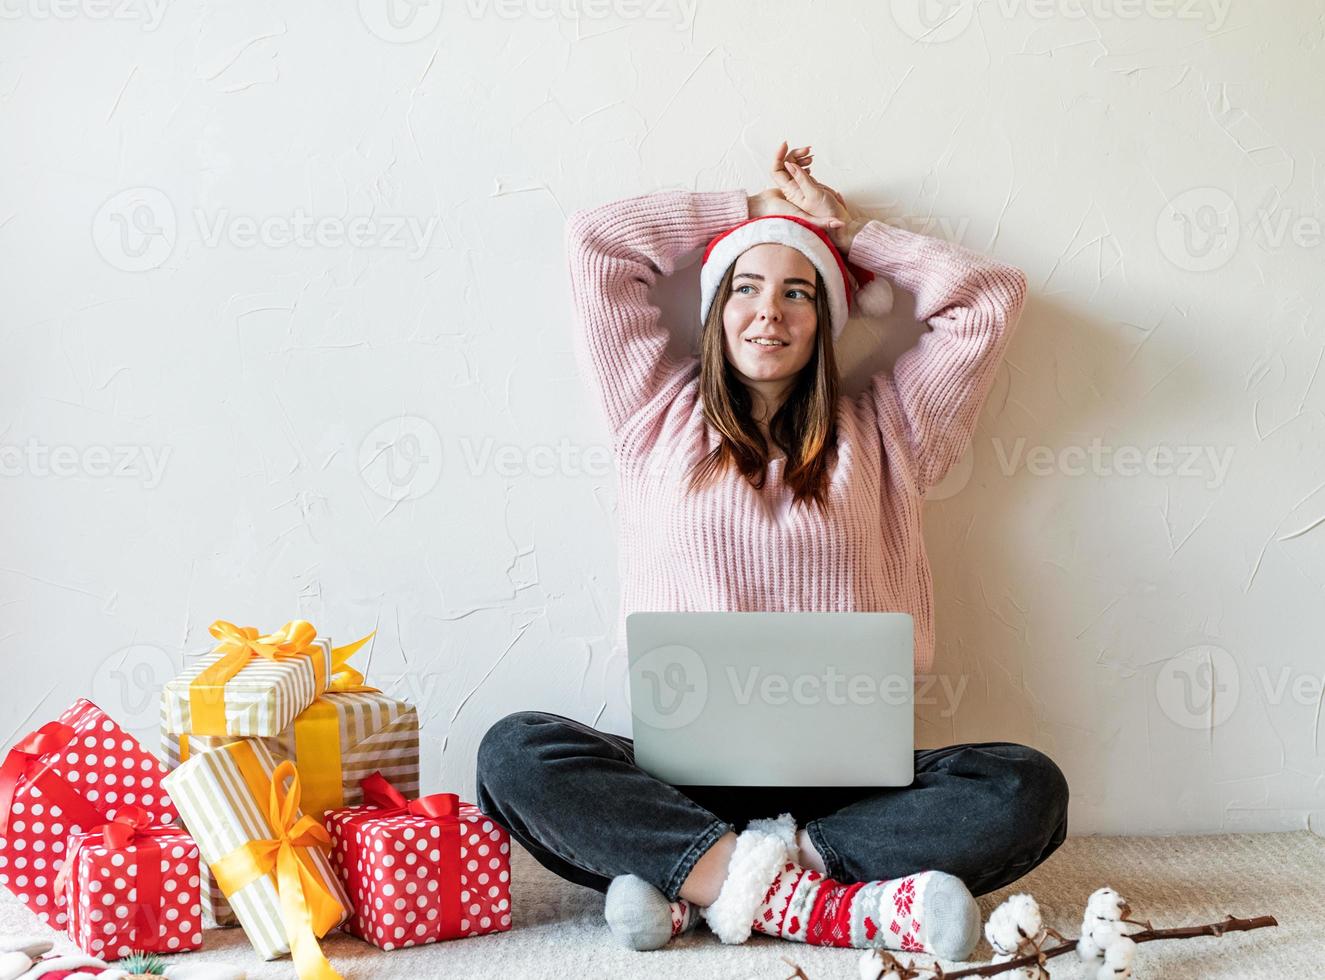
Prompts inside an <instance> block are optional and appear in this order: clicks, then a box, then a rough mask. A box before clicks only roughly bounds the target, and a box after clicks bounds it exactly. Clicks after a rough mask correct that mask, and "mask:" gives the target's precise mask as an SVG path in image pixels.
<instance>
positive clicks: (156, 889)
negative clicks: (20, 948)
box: [55, 806, 202, 959]
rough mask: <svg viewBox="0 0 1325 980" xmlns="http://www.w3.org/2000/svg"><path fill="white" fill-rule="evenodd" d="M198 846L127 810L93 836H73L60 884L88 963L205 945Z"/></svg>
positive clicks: (59, 892) (173, 829) (136, 810)
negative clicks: (135, 954) (91, 958)
mask: <svg viewBox="0 0 1325 980" xmlns="http://www.w3.org/2000/svg"><path fill="white" fill-rule="evenodd" d="M198 883H199V879H198V845H197V844H195V843H194V842H193V838H191V837H190V836H189V835H188V834H186V833H185V832H184V831H183V830H182V829H180V828H179V827H173V826H172V827H162V826H152V824H151V821H150V820H148V819H147V815H146V813H145V812H144V811H143V810H142V809H141V808H139V807H134V806H127V807H124V808H122V809H121V810H120V813H119V815H118V816H117V817H116V818H115V819H114V820H112V821H109V822H107V823H106V824H104V825H103V826H101V827H98V828H96V829H95V830H93V831H91V832H90V833H78V834H70V835H69V839H68V842H67V846H66V850H65V861H64V864H63V866H62V867H61V869H60V874H59V876H58V877H57V880H56V884H55V890H56V896H57V899H59V900H61V901H63V902H64V903H65V904H66V906H67V907H68V911H69V926H68V930H67V931H68V934H69V938H70V939H72V940H73V941H74V942H75V943H76V944H77V945H78V948H79V949H81V950H82V951H83V952H85V953H87V954H88V955H89V956H96V957H99V958H103V959H120V958H123V957H125V956H128V955H129V954H130V953H131V952H133V951H134V950H141V951H143V952H148V953H183V952H187V951H188V950H192V949H198V948H199V947H200V946H202V907H201V906H200V905H199V902H198Z"/></svg>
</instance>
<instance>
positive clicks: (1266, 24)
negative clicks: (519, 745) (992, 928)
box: [0, 0, 1325, 833]
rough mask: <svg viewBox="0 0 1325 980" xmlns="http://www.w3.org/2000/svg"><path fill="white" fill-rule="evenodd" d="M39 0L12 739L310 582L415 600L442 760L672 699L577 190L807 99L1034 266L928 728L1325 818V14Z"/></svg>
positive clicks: (841, 137) (120, 691) (850, 187)
mask: <svg viewBox="0 0 1325 980" xmlns="http://www.w3.org/2000/svg"><path fill="white" fill-rule="evenodd" d="M0 13H3V15H4V19H3V23H0V126H2V127H3V145H4V153H3V155H2V156H0V249H2V250H3V251H2V253H0V258H2V259H3V261H2V262H0V296H2V298H3V323H2V324H0V329H2V330H3V334H2V336H3V351H4V379H5V383H4V385H3V386H2V387H0V443H2V444H3V446H2V448H0V452H3V457H2V459H3V464H4V476H3V480H2V481H0V493H3V511H2V513H3V518H2V519H0V587H2V588H3V592H2V593H0V642H2V643H3V648H2V649H3V657H4V660H3V662H4V666H5V669H6V671H7V672H8V680H7V682H6V683H5V684H4V685H3V694H2V695H0V697H2V698H3V702H2V705H3V714H4V717H5V719H6V722H5V731H4V735H5V737H6V740H10V739H12V738H13V737H15V736H16V735H18V734H21V733H22V732H24V731H26V730H28V729H29V728H31V727H33V724H34V723H36V722H40V721H45V720H47V719H49V718H51V717H54V715H55V714H56V713H57V712H58V711H59V710H60V709H61V708H62V707H64V706H65V704H67V703H68V702H69V701H71V700H72V699H73V698H74V697H76V696H78V695H80V694H84V693H90V694H91V695H92V696H93V697H94V698H95V699H97V700H98V701H100V702H101V703H102V704H103V705H104V706H105V707H106V708H107V709H108V710H110V711H112V712H113V713H114V714H116V715H118V716H119V717H120V718H121V719H123V720H124V721H126V722H127V723H129V725H130V726H131V727H133V728H134V729H135V730H136V731H137V732H139V734H141V735H142V736H143V737H145V738H148V739H151V738H152V737H153V735H152V733H153V730H154V725H155V706H154V704H155V702H154V699H155V693H156V692H155V690H154V689H153V687H154V685H156V686H159V684H160V683H161V682H162V681H163V680H164V679H165V678H166V677H168V676H169V675H170V673H171V672H172V671H173V670H174V669H176V668H177V667H178V665H179V663H180V662H181V657H182V654H183V651H184V650H196V649H200V648H202V647H204V646H205V645H206V643H207V642H208V637H207V625H208V623H209V622H210V621H211V620H212V619H214V618H217V617H225V618H229V619H233V620H235V621H237V622H241V623H253V624H257V625H262V626H264V627H274V626H275V625H277V624H279V623H281V622H283V621H284V620H285V619H287V618H289V617H291V616H295V615H302V616H304V617H306V618H309V619H311V620H313V621H314V622H315V623H316V624H317V625H318V626H319V627H321V628H322V629H323V630H324V631H327V632H330V633H332V634H333V636H334V637H336V638H339V639H342V640H346V639H350V638H352V636H357V635H359V634H360V633H361V632H366V631H367V630H368V629H371V628H373V627H374V626H375V627H377V629H378V630H379V633H378V642H377V644H376V647H375V652H374V655H373V658H372V662H371V666H370V680H376V681H377V682H378V683H379V684H380V685H382V686H383V687H386V688H388V689H390V690H392V691H395V692H397V693H399V694H400V695H401V696H404V697H409V698H412V699H414V700H416V701H417V702H418V703H419V704H420V707H421V709H422V715H423V718H424V720H425V725H426V736H427V737H426V744H425V750H424V751H425V758H424V766H425V779H426V780H427V782H428V784H429V787H430V788H433V789H438V788H443V787H445V788H450V789H458V790H461V791H462V792H464V793H466V794H469V793H472V790H473V782H472V779H473V759H474V753H475V750H476V747H477V745H478V741H479V739H480V737H481V735H482V733H483V731H484V730H485V728H486V726H487V725H488V724H490V723H491V722H492V721H493V720H494V719H496V718H497V717H499V716H501V715H503V714H505V713H506V712H509V711H512V710H515V709H519V708H526V707H541V708H548V709H552V710H556V711H560V712H562V713H565V714H569V715H572V716H575V717H579V718H583V719H587V720H594V719H597V720H598V721H599V723H600V724H602V725H604V726H605V727H613V728H615V729H616V730H623V729H622V728H621V726H622V725H624V724H625V718H624V716H623V715H622V713H621V710H620V706H621V704H622V702H623V693H622V672H621V670H620V665H619V664H614V663H608V662H607V660H608V657H607V652H608V650H609V647H610V641H611V637H610V636H609V635H608V631H609V630H610V629H611V628H612V623H613V614H614V609H615V603H616V599H617V581H616V561H615V542H614V535H615V525H614V519H613V508H614V498H615V483H614V474H613V472H612V470H611V467H610V461H607V460H606V458H605V452H606V449H607V446H608V440H607V433H606V428H605V425H604V424H603V422H602V421H601V420H600V418H599V416H598V412H597V408H596V404H595V402H594V401H593V400H592V398H591V397H590V395H589V393H588V392H587V390H586V387H585V385H586V381H585V379H584V378H582V377H580V376H579V375H578V373H577V365H576V363H575V360H574V357H573V354H572V348H571V330H572V322H571V311H570V305H569V294H568V290H567V287H566V283H565V280H564V257H563V254H562V251H561V248H562V245H561V234H562V227H563V222H564V219H565V217H566V216H567V215H568V214H569V213H570V212H571V211H573V210H575V209H577V208H579V207H583V206H587V205H591V204H596V203H601V202H603V201H606V200H608V199H610V198H613V197H619V196H626V195H629V194H636V193H643V192H645V191H650V190H655V189H661V188H667V187H689V188H693V189H696V190H711V189H721V188H729V187H736V186H740V187H744V188H746V189H747V190H749V191H752V192H753V191H755V190H758V189H760V188H761V187H763V186H764V175H765V172H766V167H767V158H768V156H769V153H770V150H771V148H772V147H773V146H774V145H775V144H776V143H777V142H778V141H779V140H780V139H782V138H784V137H785V138H788V139H790V140H791V141H792V143H793V144H794V145H800V144H803V143H807V142H812V143H813V144H814V145H815V146H816V148H817V160H816V170H817V172H818V173H819V174H820V176H821V177H822V178H823V179H824V180H827V181H829V182H831V183H833V184H835V185H836V186H838V187H839V188H840V189H841V190H842V191H843V192H844V193H845V194H846V195H847V196H848V199H849V200H854V201H855V202H856V203H857V205H858V206H860V207H862V208H864V209H866V210H868V211H869V212H870V213H871V214H873V215H875V216H878V217H886V218H890V219H891V220H894V221H896V222H899V223H902V224H904V225H905V226H907V227H910V228H912V229H913V230H921V231H927V232H930V233H934V234H941V235H944V236H946V237H950V238H954V239H956V240H959V241H961V242H963V243H964V244H966V245H969V246H970V247H972V248H976V249H979V250H982V251H989V252H995V253H997V254H998V255H999V256H1000V257H1002V258H1004V259H1006V260H1008V261H1011V262H1013V263H1015V264H1017V265H1019V266H1021V267H1022V268H1024V269H1025V270H1026V271H1027V273H1028V275H1029V277H1030V280H1031V284H1032V297H1031V299H1030V302H1029V304H1028V307H1027V310H1026V313H1025V315H1024V318H1023V320H1022V323H1021V326H1020V329H1019V333H1018V336H1017V337H1016V339H1015V341H1014V343H1013V345H1012V348H1011V352H1010V355H1009V357H1008V359H1007V362H1006V364H1005V367H1004V368H1003V370H1002V371H1001V372H1000V376H999V380H998V383H997V385H996V387H995V389H994V391H993V393H992V395H991V397H990V400H989V403H988V405H987V407H986V410H985V413H984V415H983V417H982V422H981V427H980V431H979V432H978V434H977V438H976V439H975V441H974V443H973V445H972V450H971V453H970V456H969V458H968V460H967V461H966V464H967V465H963V466H962V467H959V469H958V471H956V472H954V474H953V475H952V476H951V477H950V479H949V481H947V483H945V485H944V486H943V487H942V488H941V490H940V491H939V492H937V493H936V494H935V497H936V499H935V501H934V502H932V503H931V504H930V505H929V506H928V508H927V522H928V541H929V546H930V554H931V559H932V562H933V566H934V578H935V589H936V592H937V596H938V610H937V616H938V618H937V629H938V660H937V663H938V665H939V669H940V670H941V671H942V672H943V676H942V678H940V680H941V681H942V682H943V683H938V684H935V686H934V688H933V689H932V694H933V698H932V700H933V703H932V704H930V705H926V706H924V707H923V708H922V727H921V737H922V738H923V740H924V741H925V742H926V743H928V744H935V743H939V742H942V741H945V740H952V739H960V740H985V739H1013V740H1021V741H1026V742H1030V743H1033V744H1035V745H1037V746H1039V747H1041V748H1043V749H1045V750H1047V751H1049V752H1050V753H1051V754H1052V755H1053V756H1054V757H1055V758H1057V760H1058V761H1059V762H1060V763H1061V765H1062V766H1063V768H1064V769H1065V770H1066V772H1067V773H1068V776H1069V778H1070V781H1071V785H1072V793H1073V802H1072V815H1071V821H1072V830H1073V831H1074V832H1078V833H1080V832H1091V831H1104V832H1150V831H1155V832H1171V831H1214V830H1221V829H1223V830H1242V829H1248V830H1250V829H1260V830H1275V829H1285V830H1286V829H1291V828H1299V827H1303V826H1312V827H1314V828H1315V829H1317V830H1319V829H1320V828H1321V827H1322V826H1325V789H1323V784H1325V780H1323V778H1322V755H1321V749H1322V739H1323V738H1325V736H1322V733H1321V731H1320V714H1321V677H1322V671H1325V664H1323V661H1325V658H1323V657H1322V640H1321V637H1322V635H1325V615H1323V614H1322V611H1321V610H1322V607H1323V604H1322V603H1321V601H1320V600H1321V592H1322V588H1325V524H1322V523H1321V522H1322V519H1323V518H1325V451H1322V436H1325V417H1323V415H1322V413H1323V412H1325V379H1322V378H1320V377H1319V375H1320V368H1321V364H1322V352H1323V351H1325V324H1323V323H1322V315H1321V312H1320V311H1321V308H1322V296H1321V282H1322V277H1321V270H1322V268H1323V266H1322V257H1323V256H1325V244H1323V243H1322V235H1321V219H1322V217H1323V216H1325V215H1323V209H1325V204H1323V203H1322V200H1321V191H1322V186H1325V162H1323V161H1325V128H1322V126H1321V124H1320V120H1321V118H1322V117H1323V116H1325V97H1323V95H1322V89H1321V86H1320V72H1321V55H1322V39H1323V37H1322V35H1323V31H1325V28H1323V26H1322V24H1323V21H1322V6H1321V4H1320V3H1319V2H1308V0H1287V2H1282V3H1277V4H1275V5H1274V10H1273V14H1272V15H1271V14H1270V13H1269V11H1267V10H1266V9H1265V8H1264V7H1263V5H1259V4H1255V3H1251V2H1249V0H1171V2H1164V0H1143V2H1137V0H1132V2H1128V0H1110V2H1108V3H1106V2H1103V0H1098V2H1096V0H1089V2H1086V3H1084V4H1078V3H1077V2H1075V0H1052V2H1038V0H1037V2H1031V0H989V2H985V3H980V4H978V5H976V6H974V7H972V5H971V4H969V3H956V4H951V5H948V6H945V5H944V4H942V3H935V4H928V5H925V6H923V7H922V6H921V5H920V4H918V3H916V2H915V0H893V2H892V3H891V4H887V3H885V4H865V3H855V4H850V5H848V4H830V3H818V4H810V3H780V4H767V3H765V4H755V3H717V2H714V0H707V2H704V3H699V4H696V3H694V2H693V0H687V2H686V3H685V4H682V3H680V2H672V0H638V2H633V3H632V2H627V0H611V2H606V0H604V2H601V3H598V4H591V5H589V6H587V7H584V8H583V10H582V13H581V15H580V16H579V17H578V18H577V17H576V15H575V14H574V12H573V8H571V6H570V5H569V4H564V3H548V2H544V0H528V2H525V0H518V2H516V0H512V2H510V3H501V4H499V3H496V2H487V0H451V2H447V3H446V4H445V6H444V7H443V6H442V5H440V4H437V3H432V4H427V3H425V4H422V5H420V6H417V7H410V6H408V5H406V4H404V3H399V4H398V5H397V7H396V8H395V9H394V11H391V12H389V11H388V10H387V9H386V8H385V7H384V6H382V5H380V4H379V3H377V2H376V0H363V2H362V3H360V4H358V5H356V4H355V3H352V2H349V0H339V2H336V3H333V4H327V5H323V4H315V5H308V4H295V3H275V4H261V3H256V2H227V3H224V4H201V3H197V2H177V3H174V4H172V5H171V6H170V7H169V9H165V7H164V5H163V4H161V3H160V2H159V0H152V2H149V0H3V4H2V9H0ZM389 13H390V14H391V15H390V16H388V14H389ZM300 221H307V222H308V224H309V225H310V226H311V227H305V228H302V229H301V228H299V227H297V224H298V222H300ZM347 239H351V240H349V241H347ZM688 272H689V274H690V275H691V276H692V277H693V268H691V269H690V270H688ZM694 296H695V292H694V283H693V282H692V281H689V280H683V281H679V282H674V283H671V284H669V285H668V289H667V296H666V297H665V299H666V305H667V308H668V309H671V310H676V311H678V316H682V317H684V316H690V317H693V316H694V314H693V312H692V311H693V308H694V306H693V304H694ZM904 312H905V311H904ZM678 326H680V323H679V322H678ZM914 336H915V331H914V330H913V329H912V328H911V325H910V324H907V323H905V322H903V321H902V320H900V319H899V320H898V321H897V322H894V323H890V324H880V323H873V324H865V323H861V324H856V325H853V327H852V328H851V334H850V335H849V337H848V338H847V341H846V342H847V345H848V351H847V355H848V362H849V365H850V366H851V367H852V370H851V372H850V375H849V382H850V384H851V385H852V386H858V385H859V383H860V382H861V381H862V379H863V377H864V376H865V375H866V374H867V373H868V372H869V371H870V370H872V369H875V368H878V367H879V366H880V365H883V364H886V363H887V358H888V357H889V356H892V355H895V353H896V351H897V350H898V349H899V348H900V347H905V346H906V343H909V342H910V340H911V339H912V338H913V337H914ZM1185 447H1194V448H1192V449H1190V450H1189V449H1187V448H1185ZM1168 453H1172V454H1173V455H1172V458H1170V457H1169V456H1167V455H1166V454H1168ZM558 454H562V455H560V456H559V455H558ZM1193 454H1195V455H1193ZM108 470H109V472H108ZM1212 669H1213V673H1211V670H1212ZM944 683H946V684H947V687H946V688H945V687H944V686H943V684H944ZM945 691H948V692H951V693H950V694H948V695H945V693H944V692H945ZM1212 691H1213V693H1214V697H1213V699H1211V697H1210V694H1211V692H1212ZM954 706H955V709H956V710H955V711H953V710H952V708H953V707H954Z"/></svg>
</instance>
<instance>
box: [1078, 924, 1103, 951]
mask: <svg viewBox="0 0 1325 980" xmlns="http://www.w3.org/2000/svg"><path fill="white" fill-rule="evenodd" d="M1077 955H1078V956H1080V957H1081V958H1082V959H1083V960H1097V959H1099V958H1100V957H1101V956H1103V955H1104V950H1102V949H1100V948H1099V947H1098V946H1096V945H1095V944H1094V943H1093V942H1092V941H1091V938H1090V933H1089V932H1087V931H1086V929H1085V926H1084V925H1083V926H1082V929H1081V938H1080V939H1078V940H1077Z"/></svg>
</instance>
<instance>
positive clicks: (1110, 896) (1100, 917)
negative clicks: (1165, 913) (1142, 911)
mask: <svg viewBox="0 0 1325 980" xmlns="http://www.w3.org/2000/svg"><path fill="white" fill-rule="evenodd" d="M1129 911H1130V910H1129V909H1128V907H1127V902H1126V901H1124V900H1123V897H1122V896H1121V895H1119V894H1118V893H1117V892H1116V891H1114V890H1113V889H1112V888H1109V887H1107V886H1105V887H1104V888H1098V889H1096V890H1095V891H1094V892H1092V893H1091V896H1090V898H1088V899H1087V900H1086V913H1085V915H1084V916H1082V919H1081V938H1080V939H1079V940H1078V941H1077V955H1078V956H1080V957H1081V958H1082V959H1083V960H1093V959H1098V958H1099V957H1100V956H1102V955H1104V951H1105V950H1106V949H1108V948H1109V945H1110V944H1111V943H1112V942H1113V941H1114V940H1116V939H1117V938H1118V937H1119V936H1121V935H1123V923H1122V921H1121V920H1122V919H1123V917H1124V916H1125V915H1127V914H1128V912H1129Z"/></svg>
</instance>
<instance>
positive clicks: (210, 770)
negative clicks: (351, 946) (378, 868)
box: [164, 739, 349, 977]
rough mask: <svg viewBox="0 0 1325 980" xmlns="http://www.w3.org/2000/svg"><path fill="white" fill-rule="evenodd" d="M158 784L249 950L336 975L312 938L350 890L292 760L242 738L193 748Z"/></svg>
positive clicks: (330, 925)
mask: <svg viewBox="0 0 1325 980" xmlns="http://www.w3.org/2000/svg"><path fill="white" fill-rule="evenodd" d="M286 780H289V787H288V789H287V788H286V785H285V784H286ZM164 784H165V787H166V791H167V792H169V793H170V796H171V799H173V800H174V801H175V805H176V806H177V807H178V808H179V813H180V816H181V817H182V818H183V820H184V825H185V826H186V827H187V828H188V830H189V833H190V834H192V836H193V839H194V840H195V841H197V842H198V850H199V852H200V854H201V856H202V860H203V861H204V862H206V863H207V864H208V865H209V866H210V868H211V872H212V875H213V877H214V878H215V879H216V882H217V883H218V885H219V886H220V888H221V890H222V892H223V893H224V894H225V896H226V898H227V899H228V900H229V902H230V907H231V908H233V909H234V912H235V915H236V916H237V917H238V919H239V923H240V925H241V926H243V928H244V932H245V934H246V935H247V936H248V938H249V941H250V942H251V943H252V944H253V948H254V949H255V950H256V951H257V953H258V955H259V956H261V957H262V958H263V959H268V960H270V959H275V958H277V957H278V956H283V955H284V954H286V953H290V954H292V955H293V957H294V960H295V968H296V970H297V972H298V973H299V975H300V976H301V977H303V976H319V977H321V976H335V975H336V974H335V972H334V971H332V970H331V968H330V966H328V965H327V964H326V960H325V958H324V957H323V956H322V952H321V950H320V949H319V948H318V944H317V938H318V937H321V936H324V935H326V934H327V932H328V931H329V930H331V929H334V928H335V927H336V926H338V925H340V924H341V922H343V921H344V920H345V917H346V915H347V914H348V909H349V899H348V898H347V897H346V895H345V891H344V889H343V888H342V887H341V884H340V880H339V879H338V878H337V876H336V873H335V872H334V871H333V870H332V867H331V863H330V861H329V860H328V858H327V855H326V854H325V853H324V851H325V850H326V849H327V848H328V847H329V846H330V837H329V836H328V835H327V831H326V830H325V829H324V828H323V827H322V825H321V824H319V823H318V822H317V821H315V820H314V819H313V818H312V817H307V816H304V815H303V814H302V813H301V812H300V811H299V795H300V785H299V774H298V773H297V772H296V771H295V768H294V763H292V762H290V761H289V760H285V761H282V762H280V763H279V764H278V763H277V762H276V761H275V760H274V759H273V758H272V756H271V753H270V752H269V751H268V750H267V747H266V746H265V745H263V744H262V742H259V741H257V740H255V739H243V740H240V741H236V742H230V743H229V744H227V745H223V746H221V747H220V748H217V749H213V750H212V751H210V752H202V753H200V754H198V755H195V756H193V757H192V758H191V759H189V760H188V761H187V762H184V763H183V764H181V765H180V767H179V768H178V769H176V770H175V771H174V772H172V773H170V774H169V775H168V776H166V777H165V780H164ZM319 971H323V972H319Z"/></svg>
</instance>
